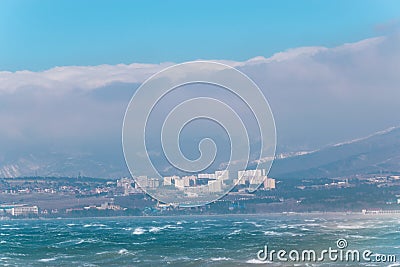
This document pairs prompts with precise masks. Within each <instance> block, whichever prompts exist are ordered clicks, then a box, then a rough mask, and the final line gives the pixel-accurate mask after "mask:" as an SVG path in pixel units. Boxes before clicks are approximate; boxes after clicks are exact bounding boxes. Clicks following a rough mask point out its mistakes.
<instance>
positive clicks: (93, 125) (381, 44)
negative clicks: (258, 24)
mask: <svg viewBox="0 0 400 267" xmlns="http://www.w3.org/2000/svg"><path fill="white" fill-rule="evenodd" d="M220 62H223V63H226V64H230V65H232V66H234V67H237V68H238V69H240V70H241V71H243V72H244V73H246V74H247V75H249V76H250V77H251V78H252V79H253V80H254V81H255V82H256V83H257V84H258V85H259V86H260V87H261V89H262V90H263V92H264V94H265V96H266V97H267V99H268V100H269V102H270V105H271V107H272V110H273V112H274V115H275V120H276V125H277V131H278V147H279V150H280V151H290V150H301V149H305V150H307V149H315V148H318V147H321V146H323V145H326V144H329V143H335V142H339V141H343V140H346V139H352V138H355V137H358V136H362V135H367V134H369V133H371V132H374V131H377V130H381V129H384V128H387V127H390V126H393V125H399V124H400V116H399V114H400V113H399V104H398V102H399V100H400V75H399V70H400V37H399V35H397V34H393V35H390V36H384V37H378V38H371V39H366V40H363V41H360V42H358V43H352V44H344V45H342V46H339V47H335V48H325V47H301V48H296V49H291V50H288V51H284V52H281V53H277V54H275V55H273V56H272V57H270V58H263V57H256V58H253V59H250V60H248V61H246V62H232V61H220ZM170 65H172V63H161V64H130V65H123V64H120V65H115V66H111V65H99V66H66V67H56V68H53V69H50V70H47V71H43V72H31V71H18V72H0V147H1V148H2V149H1V150H0V165H5V164H9V162H12V160H14V159H18V158H20V157H27V156H28V155H30V154H35V153H37V152H38V151H53V152H66V153H69V152H75V153H78V152H79V153H88V154H90V155H103V158H107V157H108V156H112V155H119V156H120V155H121V145H120V135H121V125H122V120H123V116H124V112H125V109H126V106H127V104H128V102H129V100H130V98H131V96H132V94H133V92H134V90H135V89H136V88H137V87H138V85H139V84H140V83H141V82H143V81H144V80H145V79H147V78H149V77H150V76H151V75H152V74H154V73H156V72H158V71H160V70H162V69H163V68H165V67H167V66H170ZM0 167H1V166H0Z"/></svg>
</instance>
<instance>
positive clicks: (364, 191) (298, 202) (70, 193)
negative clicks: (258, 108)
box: [0, 170, 400, 219]
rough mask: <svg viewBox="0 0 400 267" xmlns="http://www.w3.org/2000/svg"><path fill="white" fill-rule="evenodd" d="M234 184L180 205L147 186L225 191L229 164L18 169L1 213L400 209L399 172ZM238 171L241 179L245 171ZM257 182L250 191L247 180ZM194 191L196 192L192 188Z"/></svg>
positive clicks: (2, 192)
mask: <svg viewBox="0 0 400 267" xmlns="http://www.w3.org/2000/svg"><path fill="white" fill-rule="evenodd" d="M237 177H238V178H236V179H233V183H234V185H235V186H234V188H233V190H231V191H230V192H229V193H228V194H226V195H225V196H223V197H222V198H220V199H219V200H216V201H214V202H212V203H210V204H207V205H205V206H199V207H182V206H180V205H177V204H176V203H173V202H170V203H162V202H159V201H157V200H155V199H153V198H152V197H150V196H149V195H147V194H146V193H145V191H147V190H148V189H156V188H166V189H171V190H172V189H174V190H180V191H182V192H185V194H186V193H187V194H188V196H189V197H190V196H191V195H190V194H193V190H192V191H191V190H190V189H193V188H195V189H197V188H202V189H201V190H202V191H204V190H207V191H208V192H222V191H223V190H224V188H225V186H227V183H226V182H227V181H228V180H229V172H227V171H216V172H214V173H209V174H198V175H190V176H183V177H179V176H176V175H174V176H166V177H163V178H162V179H156V178H148V177H145V176H139V177H135V179H133V178H127V177H124V178H119V179H102V178H91V177H82V176H78V177H40V176H37V177H19V178H2V179H0V218H1V219H11V218H59V217H60V218H63V217H83V216H94V217H96V216H152V215H158V216H162V215H175V214H237V213H271V212H277V213H287V212H335V211H336V212H363V213H364V214H376V213H399V210H400V174H397V173H395V174H393V173H386V174H384V173H379V174H370V175H363V176H352V177H338V178H333V179H332V178H321V179H290V180H289V179H278V180H276V179H274V178H270V177H267V176H266V173H265V170H244V171H239V172H238V173H237ZM239 177H240V179H239ZM250 185H255V186H258V185H260V186H259V187H258V190H256V191H254V192H250V191H249V186H250ZM194 197H195V196H194Z"/></svg>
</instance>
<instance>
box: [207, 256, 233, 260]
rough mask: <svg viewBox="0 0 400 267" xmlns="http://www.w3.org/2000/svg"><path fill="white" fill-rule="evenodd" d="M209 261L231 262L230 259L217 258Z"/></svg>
mask: <svg viewBox="0 0 400 267" xmlns="http://www.w3.org/2000/svg"><path fill="white" fill-rule="evenodd" d="M210 260H212V261H229V260H231V258H227V257H217V258H211V259H210Z"/></svg>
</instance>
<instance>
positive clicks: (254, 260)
mask: <svg viewBox="0 0 400 267" xmlns="http://www.w3.org/2000/svg"><path fill="white" fill-rule="evenodd" d="M246 263H250V264H266V263H269V261H262V260H259V259H251V260H248V261H246Z"/></svg>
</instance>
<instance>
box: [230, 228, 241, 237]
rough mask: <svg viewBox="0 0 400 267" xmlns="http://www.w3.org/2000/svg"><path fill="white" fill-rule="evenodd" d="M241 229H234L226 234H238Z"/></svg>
mask: <svg viewBox="0 0 400 267" xmlns="http://www.w3.org/2000/svg"><path fill="white" fill-rule="evenodd" d="M241 231H242V230H241V229H236V230H234V231H233V232H232V233H229V234H228V236H229V235H238V234H239V233H240V232H241Z"/></svg>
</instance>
